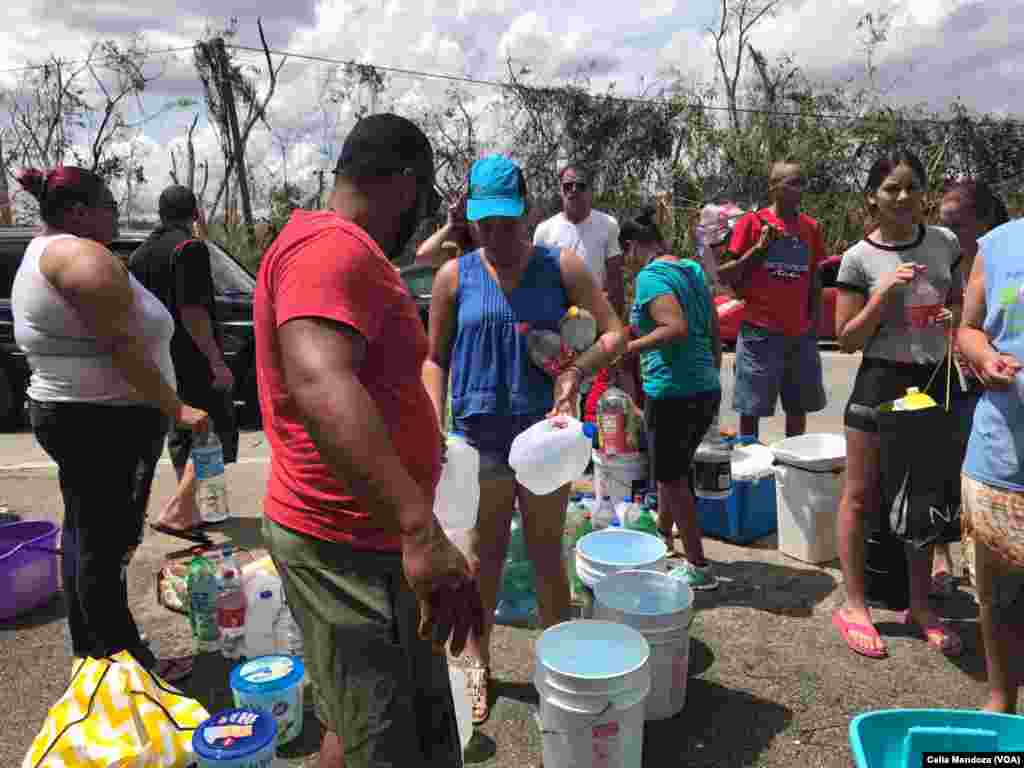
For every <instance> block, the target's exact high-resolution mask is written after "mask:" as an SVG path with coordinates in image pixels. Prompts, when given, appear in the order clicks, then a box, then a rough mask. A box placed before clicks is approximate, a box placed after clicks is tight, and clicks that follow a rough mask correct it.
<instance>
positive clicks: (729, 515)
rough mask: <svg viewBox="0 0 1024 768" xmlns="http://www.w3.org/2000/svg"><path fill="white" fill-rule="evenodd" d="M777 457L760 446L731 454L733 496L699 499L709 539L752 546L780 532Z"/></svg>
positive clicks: (740, 447)
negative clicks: (777, 498)
mask: <svg viewBox="0 0 1024 768" xmlns="http://www.w3.org/2000/svg"><path fill="white" fill-rule="evenodd" d="M774 461H775V455H774V454H773V453H772V451H771V449H770V448H768V447H767V446H764V445H761V444H759V443H751V444H747V445H743V444H739V445H736V446H735V447H734V448H733V451H732V493H730V494H729V496H727V497H726V498H724V499H707V498H699V497H698V498H697V522H698V523H699V524H700V528H701V532H702V533H703V534H704V535H706V536H712V537H714V538H716V539H724V540H725V541H730V542H732V543H734V544H749V543H750V542H752V541H756V540H757V539H760V538H763V537H765V536H768V535H770V534H772V533H775V531H776V530H778V515H777V513H776V499H775V472H774V470H773V469H772V464H773V463H774Z"/></svg>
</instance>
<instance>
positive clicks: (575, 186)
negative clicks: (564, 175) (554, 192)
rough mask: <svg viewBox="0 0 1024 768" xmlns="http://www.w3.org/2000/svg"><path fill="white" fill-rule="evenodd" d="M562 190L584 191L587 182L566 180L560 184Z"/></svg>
mask: <svg viewBox="0 0 1024 768" xmlns="http://www.w3.org/2000/svg"><path fill="white" fill-rule="evenodd" d="M562 191H563V192H586V191H587V182H585V181H567V182H565V183H564V184H562Z"/></svg>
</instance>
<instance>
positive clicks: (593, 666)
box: [537, 619, 651, 680]
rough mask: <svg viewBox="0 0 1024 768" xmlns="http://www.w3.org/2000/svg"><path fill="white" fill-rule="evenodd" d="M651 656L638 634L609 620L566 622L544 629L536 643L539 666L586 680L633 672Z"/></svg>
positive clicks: (649, 649)
mask: <svg viewBox="0 0 1024 768" xmlns="http://www.w3.org/2000/svg"><path fill="white" fill-rule="evenodd" d="M650 655H651V647H650V645H648V643H647V640H645V639H644V636H643V635H642V634H640V632H638V631H637V630H635V629H633V628H632V627H627V626H626V625H625V624H617V623H615V622H611V621H595V620H592V619H580V620H577V621H566V622H563V623H562V624H556V625H555V626H553V627H551V628H550V629H546V630H545V631H544V634H542V635H541V636H540V638H539V639H538V640H537V662H538V664H540V665H541V666H543V667H545V668H547V669H549V670H551V671H552V672H556V673H558V674H560V675H565V676H566V677H576V678H583V679H588V680H595V679H611V678H618V677H622V676H624V675H628V674H630V673H631V672H636V671H637V670H638V669H640V668H641V667H643V666H644V664H646V663H647V659H648V657H649V656H650Z"/></svg>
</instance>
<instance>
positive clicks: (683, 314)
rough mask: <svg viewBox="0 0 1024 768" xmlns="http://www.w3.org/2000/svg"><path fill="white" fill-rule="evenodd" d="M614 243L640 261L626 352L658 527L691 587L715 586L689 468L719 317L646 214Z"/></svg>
mask: <svg viewBox="0 0 1024 768" xmlns="http://www.w3.org/2000/svg"><path fill="white" fill-rule="evenodd" d="M619 242H620V244H621V245H622V249H623V252H624V253H625V254H626V257H627V259H629V261H630V263H633V264H635V263H643V264H646V266H645V267H644V268H643V269H642V270H641V271H640V273H639V274H638V275H637V277H636V299H635V301H634V304H633V308H632V311H631V318H630V319H631V323H632V326H633V330H634V334H635V335H636V336H637V338H634V339H633V340H632V341H630V342H629V347H628V351H627V354H634V353H639V354H640V363H641V376H642V379H643V387H644V394H645V395H646V404H645V407H644V415H645V418H646V421H647V433H648V435H647V450H648V452H649V453H650V458H651V474H652V476H653V479H654V480H655V481H656V482H657V484H658V517H659V527H660V528H661V531H662V536H663V537H665V540H666V543H667V544H668V545H669V549H670V551H671V550H672V549H673V542H672V523H675V524H676V526H678V528H679V531H680V534H681V536H682V539H683V549H684V550H685V552H686V558H687V560H686V562H684V563H683V565H682V566H681V570H682V575H683V576H684V578H685V580H686V581H687V582H688V583H689V584H690V586H691V587H693V588H694V589H714V588H715V587H717V586H718V580H717V579H716V577H715V575H714V573H713V572H712V570H711V566H710V565H709V564H708V561H707V560H706V559H705V557H704V547H703V544H702V542H701V536H700V527H699V526H698V524H697V508H696V503H695V502H694V498H693V488H692V487H691V480H690V466H691V465H692V464H693V457H694V454H695V453H696V452H697V447H698V446H699V445H700V443H701V440H703V438H704V435H705V433H707V431H708V428H709V427H710V426H711V423H712V421H713V419H714V415H715V414H716V413H717V412H718V406H719V404H720V402H721V399H722V390H721V385H720V383H719V376H718V373H719V369H720V368H721V365H722V344H721V340H720V338H719V334H718V315H717V314H716V313H715V309H714V304H713V302H712V300H711V294H710V292H709V291H708V287H707V282H706V281H705V279H704V272H703V270H702V269H701V267H700V265H699V264H698V263H697V262H695V261H690V260H689V259H680V258H678V257H676V256H673V255H672V254H669V253H664V247H663V243H664V241H663V239H662V237H661V233H660V232H659V231H658V227H657V225H656V224H655V223H654V220H653V213H651V212H648V213H644V214H641V215H640V216H638V217H637V218H636V219H633V220H632V221H627V222H626V223H625V224H624V225H623V226H622V229H621V231H620V234H619Z"/></svg>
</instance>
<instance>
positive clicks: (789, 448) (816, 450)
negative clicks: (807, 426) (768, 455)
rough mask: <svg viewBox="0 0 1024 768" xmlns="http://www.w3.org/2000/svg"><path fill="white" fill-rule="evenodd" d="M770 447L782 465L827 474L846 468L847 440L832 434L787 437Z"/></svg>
mask: <svg viewBox="0 0 1024 768" xmlns="http://www.w3.org/2000/svg"><path fill="white" fill-rule="evenodd" d="M769 447H770V448H771V451H772V453H773V454H775V458H776V459H777V460H778V461H779V463H780V464H788V465H789V466H791V467H799V468H800V469H809V470H812V471H816V472H825V471H829V470H833V469H842V468H843V467H845V466H846V438H845V437H843V436H842V435H836V434H832V433H830V432H823V433H817V434H810V435H800V436H799V437H787V438H786V439H785V440H779V441H778V442H777V443H772V444H771V446H769Z"/></svg>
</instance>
